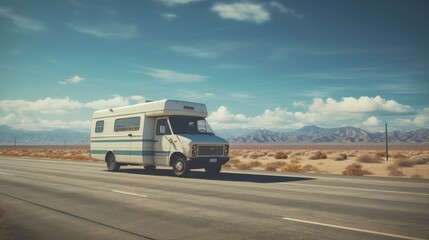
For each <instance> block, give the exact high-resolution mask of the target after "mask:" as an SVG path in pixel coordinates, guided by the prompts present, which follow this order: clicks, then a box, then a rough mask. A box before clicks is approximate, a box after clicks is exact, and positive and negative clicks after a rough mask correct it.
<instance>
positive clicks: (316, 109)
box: [209, 96, 429, 129]
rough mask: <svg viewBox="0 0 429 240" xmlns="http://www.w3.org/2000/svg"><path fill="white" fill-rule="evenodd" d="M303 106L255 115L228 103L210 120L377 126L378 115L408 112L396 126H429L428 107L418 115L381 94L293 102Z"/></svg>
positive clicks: (247, 124)
mask: <svg viewBox="0 0 429 240" xmlns="http://www.w3.org/2000/svg"><path fill="white" fill-rule="evenodd" d="M294 106H295V107H296V106H299V107H302V108H303V109H304V111H302V112H293V111H289V110H288V109H287V108H275V109H266V110H265V111H264V112H263V113H261V114H259V115H256V116H252V117H250V116H246V115H244V114H234V113H231V112H230V111H229V110H228V109H227V108H226V107H225V106H221V107H219V108H218V110H217V111H215V112H212V113H211V114H210V116H209V120H210V121H211V124H212V125H213V127H214V128H217V129H231V128H299V127H302V126H305V125H313V124H315V125H319V126H327V127H338V126H345V125H349V126H356V127H361V126H364V127H375V126H379V125H380V124H381V122H382V121H381V120H380V119H379V118H378V117H379V116H383V117H386V118H392V117H394V116H398V115H400V116H403V115H404V114H408V115H409V116H413V118H414V119H400V120H397V121H396V127H406V125H408V127H409V126H427V125H429V109H426V110H425V111H421V112H419V113H418V114H417V115H415V110H413V109H412V108H411V107H410V106H407V105H402V104H400V103H397V102H396V101H394V100H385V99H383V98H381V97H379V96H377V97H374V98H371V97H360V98H357V99H356V98H353V97H347V98H343V99H342V100H341V101H336V100H335V99H332V98H327V99H326V100H323V99H320V98H315V99H314V100H313V102H312V104H310V105H306V104H304V103H301V102H299V103H294Z"/></svg>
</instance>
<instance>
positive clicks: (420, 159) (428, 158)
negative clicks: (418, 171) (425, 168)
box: [410, 154, 429, 164]
mask: <svg viewBox="0 0 429 240" xmlns="http://www.w3.org/2000/svg"><path fill="white" fill-rule="evenodd" d="M410 160H411V161H413V162H414V163H415V164H426V163H428V162H429V154H421V155H416V156H412V157H410Z"/></svg>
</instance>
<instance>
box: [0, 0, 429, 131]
mask: <svg viewBox="0 0 429 240" xmlns="http://www.w3.org/2000/svg"><path fill="white" fill-rule="evenodd" d="M428 10H429V2H428V1H424V0H422V1H417V0H413V1H405V0H400V1H396V0H377V1H366V0H363V1H351V0H350V1H349V0H347V1H345V0H338V1H305V0H296V1H293V0H290V1H280V0H278V1H256V0H255V1H250V0H249V1H222V0H220V1H203V0H201V1H198V0H158V1H157V0H148V1H115V0H103V1H82V0H70V1H54V0H52V1H43V0H42V1H37V3H36V2H34V1H20V0H14V1H5V0H1V1H0V35H1V38H0V124H7V125H10V126H13V127H17V128H24V129H32V130H38V129H55V128H83V129H85V128H89V127H90V120H91V116H92V112H93V111H95V110H97V109H103V108H109V107H116V106H122V105H127V104H134V103H137V102H139V101H141V100H143V99H149V100H157V99H166V98H169V99H179V100H187V101H195V102H203V103H206V104H207V106H208V109H209V120H210V123H211V125H212V127H213V128H214V129H215V130H216V129H219V130H220V129H237V128H246V129H248V128H251V129H256V128H268V129H297V128H300V127H303V126H306V125H318V126H322V127H341V126H355V127H362V128H364V129H367V130H371V131H382V130H383V127H384V122H388V123H389V125H390V126H391V128H393V129H412V128H419V127H428V126H429V101H428V99H429V93H428V90H429V28H428V27H427V26H429V15H428V14H427V12H428Z"/></svg>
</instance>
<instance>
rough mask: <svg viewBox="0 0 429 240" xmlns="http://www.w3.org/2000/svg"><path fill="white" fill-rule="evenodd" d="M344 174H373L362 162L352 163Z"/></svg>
mask: <svg viewBox="0 0 429 240" xmlns="http://www.w3.org/2000/svg"><path fill="white" fill-rule="evenodd" d="M342 174H343V175H347V176H364V175H371V174H372V173H371V172H370V171H367V170H365V169H363V168H362V164H360V163H352V164H350V165H348V166H347V167H346V168H345V169H344V171H343V172H342Z"/></svg>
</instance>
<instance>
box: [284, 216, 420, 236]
mask: <svg viewBox="0 0 429 240" xmlns="http://www.w3.org/2000/svg"><path fill="white" fill-rule="evenodd" d="M282 219H283V220H288V221H294V222H301V223H307V224H313V225H319V226H324V227H331V228H339V229H344V230H350V231H355V232H363V233H370V234H375V235H381V236H386V237H394V238H400V239H408V240H424V239H423V238H416V237H410V236H404V235H398V234H392V233H385V232H377V231H371V230H365V229H359V228H351V227H344V226H339V225H333V224H326V223H320V222H312V221H305V220H301V219H295V218H286V217H284V218H282Z"/></svg>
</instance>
